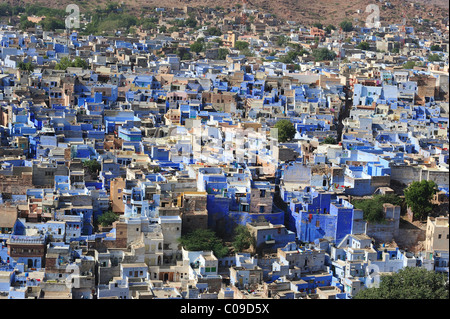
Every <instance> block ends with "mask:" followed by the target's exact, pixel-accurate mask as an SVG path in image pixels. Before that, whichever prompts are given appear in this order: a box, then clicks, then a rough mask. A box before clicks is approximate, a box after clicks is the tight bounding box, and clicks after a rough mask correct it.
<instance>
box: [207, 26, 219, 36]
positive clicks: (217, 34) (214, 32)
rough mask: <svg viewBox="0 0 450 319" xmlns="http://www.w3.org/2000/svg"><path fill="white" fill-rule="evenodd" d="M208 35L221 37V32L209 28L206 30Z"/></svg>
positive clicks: (217, 29)
mask: <svg viewBox="0 0 450 319" xmlns="http://www.w3.org/2000/svg"><path fill="white" fill-rule="evenodd" d="M208 34H209V35H211V36H217V37H220V36H221V35H222V32H221V31H220V29H219V28H216V27H210V28H208Z"/></svg>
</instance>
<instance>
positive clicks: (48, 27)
mask: <svg viewBox="0 0 450 319" xmlns="http://www.w3.org/2000/svg"><path fill="white" fill-rule="evenodd" d="M39 24H40V25H41V26H42V29H43V30H44V31H55V30H57V29H65V27H66V25H65V23H64V20H61V19H59V18H56V17H48V18H45V19H43V20H41V21H40V22H39Z"/></svg>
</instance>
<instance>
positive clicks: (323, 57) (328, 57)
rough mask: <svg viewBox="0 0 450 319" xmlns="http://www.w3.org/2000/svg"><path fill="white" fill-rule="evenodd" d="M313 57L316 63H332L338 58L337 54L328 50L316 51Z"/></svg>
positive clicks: (313, 52)
mask: <svg viewBox="0 0 450 319" xmlns="http://www.w3.org/2000/svg"><path fill="white" fill-rule="evenodd" d="M312 57H313V58H314V60H315V61H332V60H334V58H335V57H336V53H335V52H333V51H330V50H328V49H327V48H320V49H314V50H313V51H312Z"/></svg>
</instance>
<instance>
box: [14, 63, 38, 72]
mask: <svg viewBox="0 0 450 319" xmlns="http://www.w3.org/2000/svg"><path fill="white" fill-rule="evenodd" d="M17 67H18V68H19V70H22V71H28V72H33V70H34V66H33V64H32V63H31V61H30V62H23V61H21V62H19V63H18V64H17Z"/></svg>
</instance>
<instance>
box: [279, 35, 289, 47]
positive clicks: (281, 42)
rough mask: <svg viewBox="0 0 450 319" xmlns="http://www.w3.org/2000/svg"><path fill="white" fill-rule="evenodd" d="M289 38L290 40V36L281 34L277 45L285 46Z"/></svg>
mask: <svg viewBox="0 0 450 319" xmlns="http://www.w3.org/2000/svg"><path fill="white" fill-rule="evenodd" d="M288 40H289V37H287V36H285V35H282V34H281V35H280V36H279V37H278V39H277V45H278V46H279V47H284V46H285V45H286V44H287V43H288Z"/></svg>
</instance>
